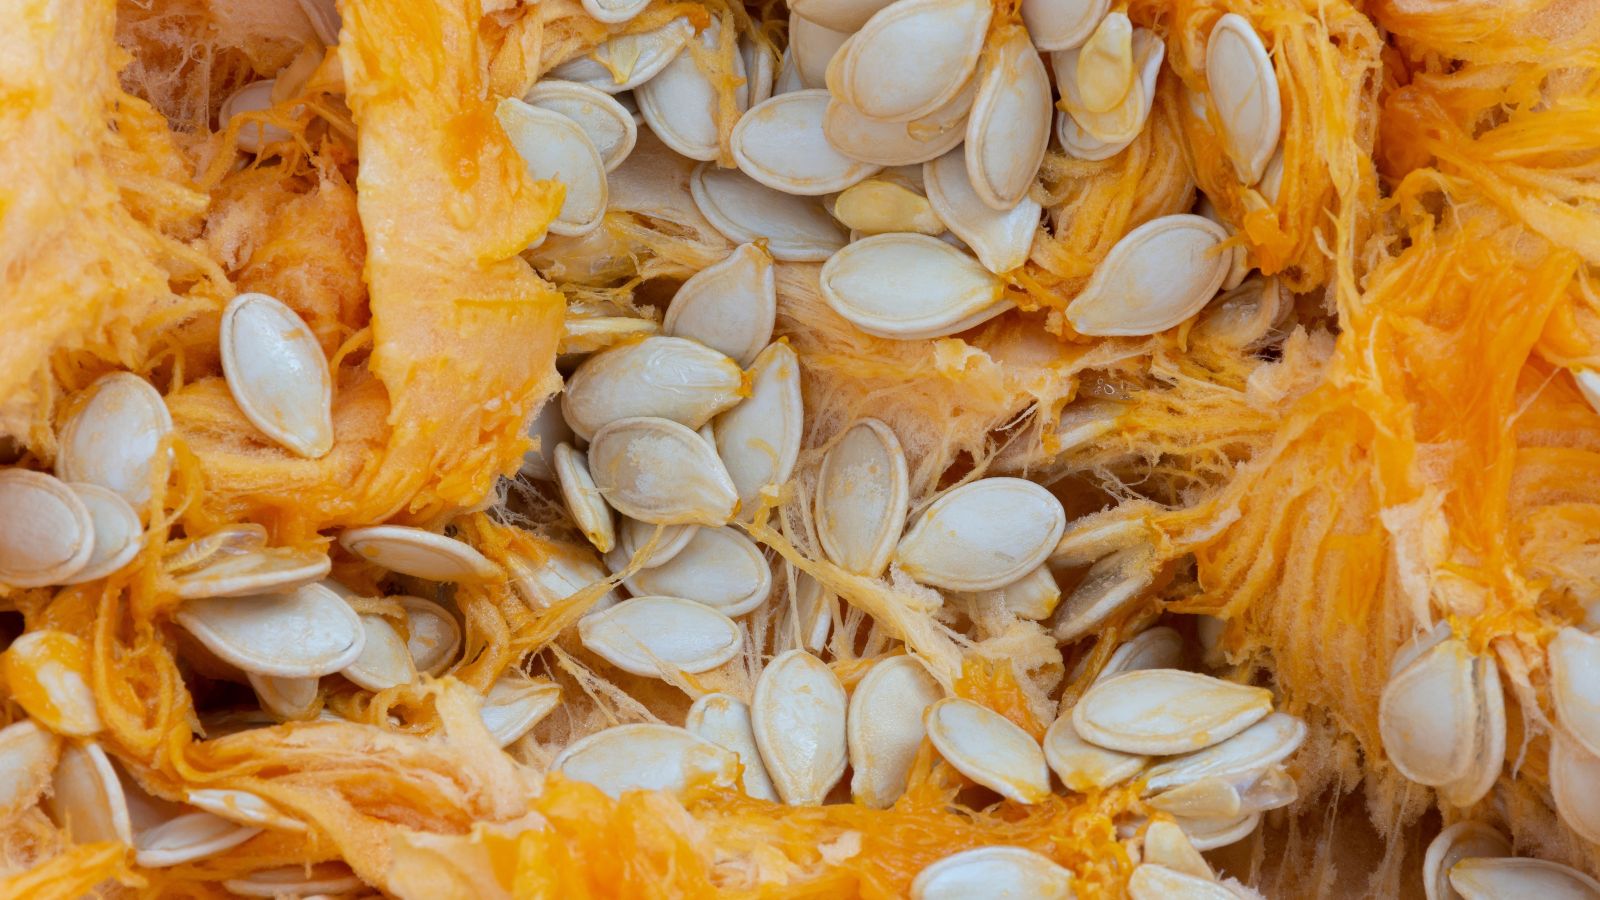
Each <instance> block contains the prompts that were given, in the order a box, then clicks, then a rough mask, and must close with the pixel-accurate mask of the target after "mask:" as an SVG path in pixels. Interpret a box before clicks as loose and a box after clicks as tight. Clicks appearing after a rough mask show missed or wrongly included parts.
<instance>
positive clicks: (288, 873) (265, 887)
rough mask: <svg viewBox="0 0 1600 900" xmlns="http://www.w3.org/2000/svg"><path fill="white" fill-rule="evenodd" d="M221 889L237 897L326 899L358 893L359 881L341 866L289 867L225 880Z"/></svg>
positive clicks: (360, 886)
mask: <svg viewBox="0 0 1600 900" xmlns="http://www.w3.org/2000/svg"><path fill="white" fill-rule="evenodd" d="M222 886H223V887H224V888H227V889H228V890H230V891H232V892H233V893H235V894H238V895H239V896H241V897H272V898H280V897H307V898H311V897H330V896H338V895H340V894H346V893H349V892H351V891H358V890H360V889H361V888H362V887H363V884H362V882H361V879H360V878H357V877H356V876H355V875H354V874H353V873H351V871H350V867H349V866H346V865H345V864H344V863H317V864H316V865H313V866H309V867H308V866H305V865H293V866H284V867H282V868H278V869H262V870H260V871H256V872H251V873H250V874H249V875H245V876H243V877H240V878H229V879H228V880H226V881H224V882H223V883H222Z"/></svg>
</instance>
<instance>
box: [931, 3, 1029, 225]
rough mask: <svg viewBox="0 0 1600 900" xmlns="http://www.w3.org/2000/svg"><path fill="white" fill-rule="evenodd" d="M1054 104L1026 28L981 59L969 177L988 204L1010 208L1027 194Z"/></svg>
mask: <svg viewBox="0 0 1600 900" xmlns="http://www.w3.org/2000/svg"><path fill="white" fill-rule="evenodd" d="M1054 109H1055V107H1054V105H1053V104H1052V102H1051V94H1050V76H1049V75H1048V74H1047V73H1046V72H1045V70H1044V61H1043V60H1041V59H1039V54H1038V52H1036V51H1035V50H1034V49H1033V45H1032V44H1030V43H1028V35H1027V32H1025V31H1023V30H1021V29H1015V30H1013V31H1012V32H1011V36H1010V37H1009V38H1007V39H1006V41H1005V42H1004V43H1002V44H1001V45H1000V46H999V47H997V48H995V49H994V50H993V51H991V52H990V54H989V56H988V57H987V58H986V59H985V61H984V64H983V67H982V69H981V70H980V72H979V75H978V92H977V94H976V96H975V97H974V98H973V101H972V112H971V114H970V115H969V116H968V117H967V132H966V134H967V139H966V162H967V177H968V178H969V179H970V182H971V187H972V190H973V192H974V193H976V194H977V196H978V198H979V199H980V200H982V201H983V203H984V204H985V205H987V206H988V207H989V208H990V209H992V210H996V211H998V212H1002V213H1009V212H1011V211H1012V209H1013V208H1014V207H1016V206H1017V205H1018V204H1019V203H1021V202H1022V201H1023V200H1024V199H1025V198H1026V197H1027V195H1028V188H1029V187H1030V186H1032V184H1033V182H1034V178H1035V176H1036V175H1037V174H1038V172H1039V164H1040V163H1041V162H1043V161H1044V151H1045V147H1046V146H1047V145H1048V144H1049V143H1050V120H1051V115H1052V113H1053V112H1054ZM947 221H948V220H947Z"/></svg>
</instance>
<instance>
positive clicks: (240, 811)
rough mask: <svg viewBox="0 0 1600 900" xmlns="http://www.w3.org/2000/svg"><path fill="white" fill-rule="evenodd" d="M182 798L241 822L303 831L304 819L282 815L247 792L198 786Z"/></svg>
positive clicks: (280, 829) (273, 807)
mask: <svg viewBox="0 0 1600 900" xmlns="http://www.w3.org/2000/svg"><path fill="white" fill-rule="evenodd" d="M183 799H184V800H185V801H187V802H188V803H189V805H191V806H194V807H197V808H199V809H203V810H205V811H206V812H208V813H211V814H212V815H216V816H221V817H222V818H224V819H228V820H230V821H233V822H238V823H240V824H242V825H255V826H258V827H261V828H270V829H272V830H274V831H297V832H303V831H305V830H306V824H305V823H304V822H302V821H300V820H299V819H295V818H290V817H289V816H286V815H284V814H283V812H282V811H280V810H279V809H278V808H277V807H276V806H273V805H272V804H271V803H268V802H267V801H266V800H263V799H262V798H261V797H259V796H257V795H255V794H252V793H250V792H249V791H240V790H232V789H227V788H201V789H198V790H192V791H188V792H186V793H185V794H184V797H183Z"/></svg>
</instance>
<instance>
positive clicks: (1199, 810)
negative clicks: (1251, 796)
mask: <svg viewBox="0 0 1600 900" xmlns="http://www.w3.org/2000/svg"><path fill="white" fill-rule="evenodd" d="M1145 803H1146V804H1147V805H1149V806H1150V807H1151V808H1152V809H1157V810H1160V811H1161V812H1164V813H1171V814H1172V815H1175V816H1187V817H1190V818H1204V819H1213V818H1215V819H1222V818H1228V817H1231V816H1238V815H1242V814H1243V813H1244V798H1243V797H1241V796H1240V792H1239V789H1238V788H1237V787H1235V786H1234V785H1233V783H1232V782H1229V781H1224V780H1222V779H1220V778H1202V779H1200V780H1199V781H1191V782H1189V783H1188V784H1185V785H1183V786H1181V787H1175V788H1172V789H1171V790H1167V791H1162V792H1160V793H1157V794H1152V795H1151V796H1149V797H1147V798H1145Z"/></svg>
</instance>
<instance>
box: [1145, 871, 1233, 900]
mask: <svg viewBox="0 0 1600 900" xmlns="http://www.w3.org/2000/svg"><path fill="white" fill-rule="evenodd" d="M1128 896H1129V898H1131V900H1239V895H1238V894H1235V893H1234V892H1233V891H1230V890H1228V889H1227V888H1225V887H1223V886H1222V885H1220V884H1218V883H1217V882H1215V881H1211V880H1210V879H1206V878H1197V877H1195V876H1193V875H1189V874H1186V873H1183V872H1178V871H1176V870H1173V869H1169V868H1167V867H1166V866H1157V865H1153V864H1151V863H1144V864H1142V865H1138V866H1135V867H1134V869H1133V874H1132V875H1130V876H1129V877H1128Z"/></svg>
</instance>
